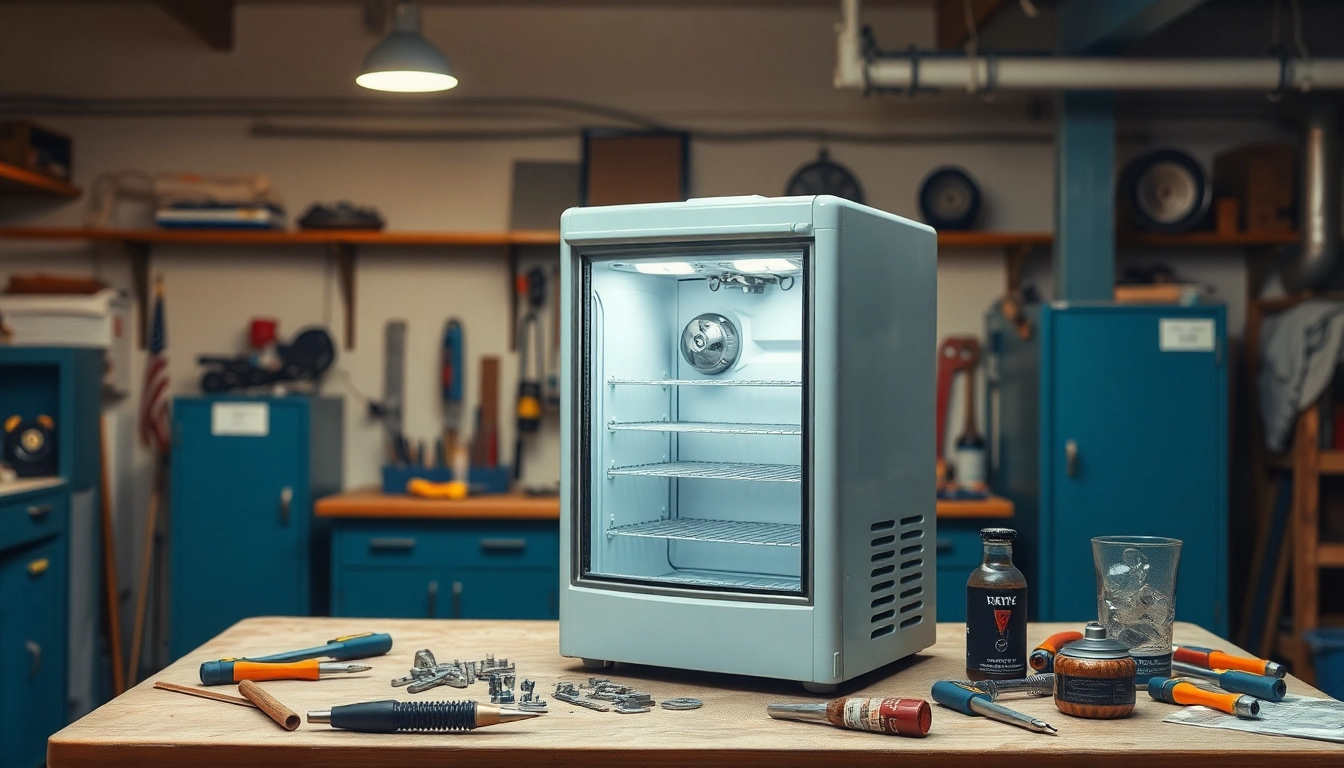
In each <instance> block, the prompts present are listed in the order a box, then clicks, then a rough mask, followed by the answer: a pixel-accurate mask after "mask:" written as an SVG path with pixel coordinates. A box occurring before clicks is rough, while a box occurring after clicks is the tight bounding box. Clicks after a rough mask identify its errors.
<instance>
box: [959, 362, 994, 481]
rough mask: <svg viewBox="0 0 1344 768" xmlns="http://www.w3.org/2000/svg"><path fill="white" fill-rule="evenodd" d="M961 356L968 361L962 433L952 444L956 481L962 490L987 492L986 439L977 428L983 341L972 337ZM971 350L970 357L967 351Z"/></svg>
mask: <svg viewBox="0 0 1344 768" xmlns="http://www.w3.org/2000/svg"><path fill="white" fill-rule="evenodd" d="M968 341H969V344H968V345H967V346H966V347H965V348H964V351H963V353H962V357H963V359H964V361H965V362H966V413H965V418H964V426H963V427H962V430H961V437H958V438H957V444H956V446H955V447H954V448H953V454H954V455H955V456H956V458H957V467H956V475H955V477H956V481H957V485H958V486H959V487H961V488H962V489H963V490H966V491H970V492H971V493H979V494H983V493H984V492H985V480H986V471H985V470H986V467H985V465H986V459H985V441H984V439H983V438H981V437H980V432H979V431H978V430H977V429H976V428H975V368H976V366H977V365H979V364H980V342H979V341H977V340H975V339H969V340H968ZM968 354H969V357H967V355H968Z"/></svg>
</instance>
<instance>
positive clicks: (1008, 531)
mask: <svg viewBox="0 0 1344 768" xmlns="http://www.w3.org/2000/svg"><path fill="white" fill-rule="evenodd" d="M1016 538H1017V531H1015V530H1013V529H1012V528H981V529H980V540H981V541H1013V540H1014V539H1016Z"/></svg>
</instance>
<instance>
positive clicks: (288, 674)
mask: <svg viewBox="0 0 1344 768" xmlns="http://www.w3.org/2000/svg"><path fill="white" fill-rule="evenodd" d="M370 669H373V667H370V666H368V665H366V664H346V663H345V662H340V661H318V660H317V659H304V660H303V661H289V662H278V663H277V662H264V661H243V660H239V661H208V662H206V663H204V664H202V665H201V682H202V683H204V684H206V685H226V684H228V683H237V682H241V681H243V680H251V681H253V682H256V681H259V680H316V679H318V678H320V677H322V676H323V675H336V674H343V675H348V674H353V673H355V672H368V671H369V670H370Z"/></svg>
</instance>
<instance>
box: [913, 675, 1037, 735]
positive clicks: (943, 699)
mask: <svg viewBox="0 0 1344 768" xmlns="http://www.w3.org/2000/svg"><path fill="white" fill-rule="evenodd" d="M933 700H934V701H936V702H938V703H939V704H942V705H943V706H944V707H947V708H949V709H955V710H956V711H958V712H960V713H962V714H963V715H971V716H972V717H974V716H976V715H983V716H985V717H988V718H989V719H991V720H998V721H999V722H1001V723H1007V724H1009V725H1015V726H1017V727H1018V728H1026V729H1027V730H1028V731H1034V732H1036V733H1047V734H1050V735H1051V736H1058V735H1059V732H1058V731H1056V730H1055V727H1054V726H1053V725H1051V724H1049V723H1047V722H1045V721H1044V720H1041V719H1039V718H1035V717H1032V716H1030V715H1024V714H1022V713H1021V712H1018V711H1016V710H1012V709H1009V708H1007V707H1005V706H1003V705H1002V704H995V703H994V702H993V701H990V698H989V694H988V693H985V692H984V691H981V690H978V689H976V688H972V687H970V685H969V684H968V683H967V684H963V683H961V682H956V681H952V680H939V681H938V682H936V683H934V684H933Z"/></svg>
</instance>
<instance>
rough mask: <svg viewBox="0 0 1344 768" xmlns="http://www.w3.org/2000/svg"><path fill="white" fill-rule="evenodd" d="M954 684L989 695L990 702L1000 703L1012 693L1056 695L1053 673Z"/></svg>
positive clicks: (962, 681) (964, 681)
mask: <svg viewBox="0 0 1344 768" xmlns="http://www.w3.org/2000/svg"><path fill="white" fill-rule="evenodd" d="M952 682H955V683H957V684H958V685H962V686H969V687H971V688H974V689H976V690H977V691H980V692H981V693H987V694H989V700H990V701H998V700H999V697H1000V696H1004V695H1007V694H1010V693H1022V694H1026V695H1027V696H1053V695H1054V693H1055V676H1054V674H1053V673H1051V672H1045V673H1043V674H1039V675H1029V676H1027V677H1019V678H1017V679H1016V680H976V681H974V682H972V681H970V680H954V681H952Z"/></svg>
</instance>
